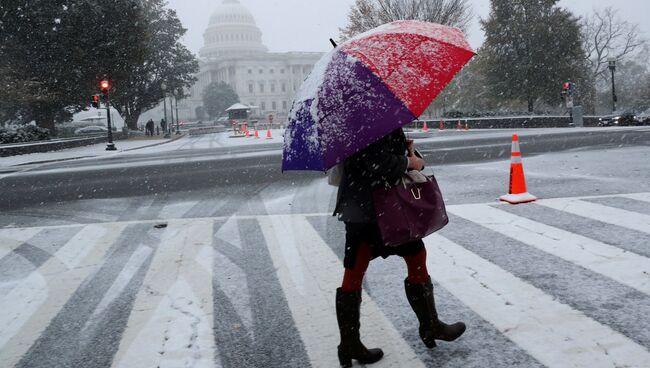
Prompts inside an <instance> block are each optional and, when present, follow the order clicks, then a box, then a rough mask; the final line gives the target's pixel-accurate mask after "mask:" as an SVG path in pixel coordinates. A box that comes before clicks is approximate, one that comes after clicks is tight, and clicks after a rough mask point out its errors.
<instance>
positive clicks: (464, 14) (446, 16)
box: [341, 0, 473, 39]
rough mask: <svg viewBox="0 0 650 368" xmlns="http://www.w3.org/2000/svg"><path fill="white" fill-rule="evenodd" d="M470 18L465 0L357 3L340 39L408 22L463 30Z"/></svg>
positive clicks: (467, 3)
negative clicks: (419, 21) (398, 22)
mask: <svg viewBox="0 0 650 368" xmlns="http://www.w3.org/2000/svg"><path fill="white" fill-rule="evenodd" d="M472 17H473V13H472V10H471V7H470V5H469V1H468V0H356V3H355V4H354V5H353V6H352V9H351V10H350V14H349V15H348V21H349V22H348V25H347V26H346V27H344V28H341V38H343V39H348V38H351V37H353V36H355V35H357V34H359V33H362V32H365V31H367V30H370V29H372V28H375V27H377V26H380V25H382V24H385V23H389V22H392V21H396V20H407V19H414V20H421V21H426V22H432V23H440V24H444V25H448V26H453V27H458V28H460V29H461V30H463V31H466V30H467V29H468V27H469V25H470V22H471V20H472Z"/></svg>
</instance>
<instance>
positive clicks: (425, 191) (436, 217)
mask: <svg viewBox="0 0 650 368" xmlns="http://www.w3.org/2000/svg"><path fill="white" fill-rule="evenodd" d="M373 199H374V204H375V213H376V215H377V224H378V225H379V230H380V231H381V237H382V239H383V241H384V244H385V245H387V246H391V247H394V246H398V245H401V244H405V243H408V242H411V241H415V240H419V239H422V238H424V237H426V236H428V235H431V234H433V233H434V232H436V231H438V230H440V229H442V228H443V227H445V225H447V224H448V223H449V218H448V217H447V211H446V210H445V203H444V202H443V199H442V193H440V187H438V182H437V181H436V178H435V177H433V175H432V176H425V175H423V174H422V173H420V172H419V171H411V172H409V173H407V174H404V176H402V179H401V180H400V182H399V183H398V184H396V185H394V186H392V187H386V188H382V189H376V190H375V191H374V192H373Z"/></svg>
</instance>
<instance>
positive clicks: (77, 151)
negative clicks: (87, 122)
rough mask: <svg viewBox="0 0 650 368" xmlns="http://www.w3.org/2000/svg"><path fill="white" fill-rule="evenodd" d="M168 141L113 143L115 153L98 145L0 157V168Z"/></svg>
mask: <svg viewBox="0 0 650 368" xmlns="http://www.w3.org/2000/svg"><path fill="white" fill-rule="evenodd" d="M168 141H169V140H165V139H161V140H157V141H154V140H144V141H140V140H137V141H136V140H131V141H115V147H116V148H117V151H106V143H99V144H93V145H90V146H84V147H76V148H68V149H64V150H60V151H52V152H37V153H30V154H26V155H17V156H10V157H0V168H3V167H10V166H17V165H26V164H35V163H40V162H50V161H62V160H71V159H77V158H87V157H98V156H110V155H117V154H120V153H122V152H126V151H129V150H136V149H141V148H144V147H150V146H152V145H159V144H162V143H166V142H168Z"/></svg>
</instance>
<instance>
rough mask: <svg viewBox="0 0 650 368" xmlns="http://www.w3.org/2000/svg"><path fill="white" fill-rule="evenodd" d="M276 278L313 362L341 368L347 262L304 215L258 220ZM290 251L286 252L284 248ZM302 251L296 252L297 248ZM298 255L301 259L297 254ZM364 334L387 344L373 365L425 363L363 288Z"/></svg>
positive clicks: (380, 367)
mask: <svg viewBox="0 0 650 368" xmlns="http://www.w3.org/2000/svg"><path fill="white" fill-rule="evenodd" d="M259 223H260V226H261V228H262V232H263V234H264V238H265V239H266V243H267V245H268V247H269V251H270V253H271V258H272V259H273V264H274V265H275V267H276V268H277V269H278V271H277V272H278V278H279V280H280V283H281V285H282V288H283V290H284V293H285V295H286V297H287V301H288V303H289V308H290V309H291V313H292V315H293V317H294V319H295V321H296V327H297V328H298V331H300V336H301V338H302V341H303V342H304V344H305V348H306V349H307V354H308V355H309V358H310V361H311V364H312V366H313V367H338V364H339V363H338V359H337V357H336V346H337V345H338V344H339V331H338V327H337V326H338V324H337V322H336V308H335V295H336V288H337V287H339V286H340V283H341V277H342V275H343V264H342V263H341V262H340V261H339V259H338V258H337V257H336V255H335V254H334V252H332V250H331V249H330V247H329V246H328V245H327V244H326V243H325V242H324V241H323V239H322V238H321V237H320V235H319V234H318V232H316V230H315V229H314V228H313V227H312V225H311V224H310V223H309V221H307V219H306V218H305V217H304V216H299V215H293V216H292V215H278V216H272V217H265V218H260V219H259ZM287 247H288V248H291V249H292V250H291V251H286V250H284V251H283V248H287ZM296 251H297V252H298V254H296V253H295V252H296ZM295 256H299V257H300V258H299V259H293V257H295ZM296 262H300V263H301V264H302V265H303V267H302V269H303V270H304V274H303V277H302V280H301V281H300V282H303V283H304V287H301V286H300V285H298V284H296V283H295V281H294V280H295V277H294V276H292V275H291V273H292V271H291V270H290V268H291V267H292V266H291V265H292V264H295V263H296ZM361 315H362V316H361V335H362V339H363V341H364V344H365V345H366V346H368V347H376V346H379V347H383V348H384V353H385V354H386V355H385V357H384V358H383V359H382V360H381V361H379V362H378V363H376V364H373V365H372V366H373V367H377V368H383V367H400V368H401V367H409V368H417V367H424V364H423V363H422V362H421V361H420V360H419V358H418V357H417V355H416V354H415V352H414V351H413V349H412V348H411V346H410V345H408V344H407V343H406V342H405V341H404V339H403V338H402V337H401V336H400V334H399V333H398V332H397V331H396V330H395V328H394V327H393V325H392V324H391V322H390V321H389V320H388V319H387V318H386V316H385V315H384V314H383V313H382V312H381V310H380V309H379V307H377V305H376V304H375V302H374V301H373V300H372V299H371V298H370V296H368V294H366V293H365V292H364V293H363V303H362V306H361Z"/></svg>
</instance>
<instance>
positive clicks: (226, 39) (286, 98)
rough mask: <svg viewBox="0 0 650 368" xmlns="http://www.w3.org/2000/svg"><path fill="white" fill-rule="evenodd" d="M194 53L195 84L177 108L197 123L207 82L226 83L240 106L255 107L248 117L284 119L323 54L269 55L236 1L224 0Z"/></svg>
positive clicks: (242, 8)
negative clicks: (196, 63)
mask: <svg viewBox="0 0 650 368" xmlns="http://www.w3.org/2000/svg"><path fill="white" fill-rule="evenodd" d="M203 37H204V42H205V43H204V46H203V48H202V49H201V51H200V53H199V63H200V72H199V73H198V75H197V78H198V82H197V83H196V84H195V85H194V87H192V88H191V90H190V91H189V92H190V97H189V98H188V99H186V100H184V101H182V102H181V103H179V107H180V108H181V111H182V112H181V114H182V115H181V119H182V120H196V119H198V117H197V109H199V108H200V107H202V106H203V91H204V89H205V87H207V86H208V85H209V84H210V83H212V82H226V83H228V84H229V85H230V86H231V87H232V88H233V89H234V90H235V92H237V95H238V96H239V99H240V102H241V103H243V104H246V105H249V106H256V107H257V108H256V109H254V110H253V114H254V115H256V117H257V118H260V119H266V117H267V116H268V115H269V114H272V115H274V117H275V118H276V119H275V121H276V122H278V123H279V122H280V121H282V120H285V119H286V117H287V115H288V113H289V110H290V109H291V104H292V103H293V98H294V95H295V93H296V91H297V89H298V88H299V87H300V85H301V84H302V82H303V80H304V79H305V78H306V77H307V75H309V73H310V72H311V70H312V68H313V66H314V64H315V63H316V62H317V61H318V60H319V59H320V58H321V56H322V55H323V54H322V53H313V52H287V53H272V52H269V51H268V49H267V48H266V46H264V44H263V43H262V32H261V31H260V29H259V28H258V27H257V25H256V23H255V19H254V18H253V15H252V14H251V12H250V11H249V10H248V9H247V8H246V7H244V6H243V5H242V4H241V3H240V2H239V1H238V0H224V1H223V3H222V4H221V5H220V6H219V7H218V8H217V9H216V11H215V12H214V13H213V14H212V16H211V18H210V24H209V26H208V28H207V30H206V31H205V33H204V35H203Z"/></svg>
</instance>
